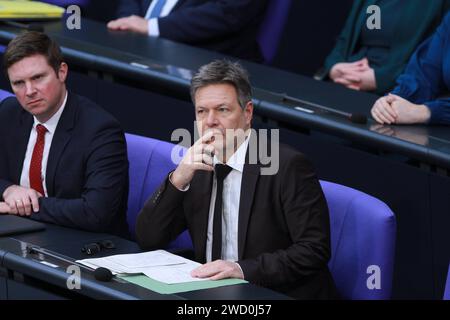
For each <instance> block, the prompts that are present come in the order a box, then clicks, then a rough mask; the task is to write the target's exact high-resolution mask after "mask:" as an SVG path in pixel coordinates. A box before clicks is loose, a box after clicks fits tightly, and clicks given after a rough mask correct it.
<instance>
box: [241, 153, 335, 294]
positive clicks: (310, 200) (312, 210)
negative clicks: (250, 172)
mask: <svg viewBox="0 0 450 320" xmlns="http://www.w3.org/2000/svg"><path fill="white" fill-rule="evenodd" d="M280 168H281V169H280V170H282V172H280V174H281V177H280V190H279V194H280V198H281V199H280V201H281V203H282V205H281V207H282V211H283V212H280V213H279V214H283V215H284V219H285V221H286V225H287V228H288V230H289V235H290V238H291V239H292V245H291V246H289V247H288V248H286V249H283V250H277V251H275V252H268V253H264V254H261V255H259V256H258V257H256V258H255V259H243V260H241V261H238V263H239V265H240V266H241V268H242V270H243V272H244V276H245V279H247V280H249V281H250V282H252V283H256V284H260V285H263V286H266V287H281V286H285V285H286V284H292V283H295V282H297V283H298V281H299V279H300V281H302V280H303V281H305V280H306V279H307V278H308V277H313V276H314V275H315V274H317V273H318V272H320V271H322V270H323V269H324V268H326V267H327V263H328V260H329V258H330V255H331V249H330V234H329V230H330V229H329V216H328V207H327V204H326V201H325V197H324V195H323V192H322V189H321V187H320V184H319V181H318V179H317V177H316V174H315V172H314V169H313V167H312V165H311V163H310V162H309V161H308V160H307V159H306V158H305V157H304V156H303V155H301V154H297V155H296V156H295V157H294V158H293V159H291V161H289V163H288V164H287V165H283V166H280Z"/></svg>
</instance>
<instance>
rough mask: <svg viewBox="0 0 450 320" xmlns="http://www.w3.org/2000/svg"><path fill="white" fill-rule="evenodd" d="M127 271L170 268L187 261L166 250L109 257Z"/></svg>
mask: <svg viewBox="0 0 450 320" xmlns="http://www.w3.org/2000/svg"><path fill="white" fill-rule="evenodd" d="M107 258H108V259H110V260H113V261H114V263H116V264H118V265H121V266H122V267H124V268H125V269H141V268H148V267H156V266H170V265H174V264H181V263H185V262H186V261H185V260H186V259H184V258H182V257H179V256H177V255H175V254H172V253H170V252H167V251H164V250H156V251H149V252H142V253H135V254H120V255H115V256H109V257H107Z"/></svg>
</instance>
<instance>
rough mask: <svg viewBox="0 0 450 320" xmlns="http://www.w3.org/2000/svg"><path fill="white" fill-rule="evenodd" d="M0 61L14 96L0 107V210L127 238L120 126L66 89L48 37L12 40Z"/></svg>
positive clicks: (26, 36)
mask: <svg viewBox="0 0 450 320" xmlns="http://www.w3.org/2000/svg"><path fill="white" fill-rule="evenodd" d="M3 66H4V68H5V70H6V73H7V76H8V78H9V81H10V83H11V87H12V90H13V92H14V93H15V95H16V97H11V98H7V99H5V100H3V102H2V104H1V105H0V150H1V152H0V213H6V214H14V215H21V216H29V217H30V218H32V219H35V220H39V221H43V222H50V223H55V224H59V225H62V226H66V227H74V228H80V229H84V230H88V231H98V232H109V233H114V234H117V235H122V236H125V235H127V224H126V217H125V213H126V204H127V194H128V159H127V152H126V143H125V136H124V133H123V131H122V129H121V127H120V125H119V123H118V122H117V121H116V120H115V119H114V118H113V117H112V116H111V115H109V114H108V113H107V112H105V111H104V110H103V109H102V108H100V107H99V106H97V105H95V104H94V103H93V102H91V101H89V100H87V99H86V98H83V97H81V96H78V95H76V94H74V93H72V92H68V91H67V89H66V85H65V80H66V78H67V74H68V67H67V64H66V63H65V62H64V61H63V57H62V55H61V51H60V48H59V47H58V45H57V44H56V43H55V42H54V41H53V40H52V39H50V38H49V37H48V36H47V35H45V34H43V33H40V32H34V31H30V32H25V33H22V34H20V35H19V36H17V37H16V38H15V39H13V40H12V41H11V42H10V43H9V45H8V47H7V48H6V51H5V53H4V56H3Z"/></svg>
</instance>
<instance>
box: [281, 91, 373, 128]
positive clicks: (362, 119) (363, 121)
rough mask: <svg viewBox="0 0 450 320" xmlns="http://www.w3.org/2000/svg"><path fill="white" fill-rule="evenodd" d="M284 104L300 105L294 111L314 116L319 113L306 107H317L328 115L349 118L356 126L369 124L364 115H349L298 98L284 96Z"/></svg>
mask: <svg viewBox="0 0 450 320" xmlns="http://www.w3.org/2000/svg"><path fill="white" fill-rule="evenodd" d="M283 102H290V103H293V102H294V103H300V105H301V106H295V107H294V109H295V110H299V111H302V112H306V113H310V114H314V113H317V112H316V111H314V110H311V109H308V108H305V106H307V107H315V108H317V109H318V111H319V110H320V111H326V112H328V113H334V114H338V115H341V116H343V117H345V118H347V119H348V120H349V121H350V122H352V123H356V124H366V123H367V117H366V116H365V115H364V114H362V113H348V112H344V111H340V110H336V109H332V108H328V107H325V106H322V105H319V104H316V103H312V102H306V101H303V100H300V99H297V98H293V97H290V96H288V95H284V96H283Z"/></svg>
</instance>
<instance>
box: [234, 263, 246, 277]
mask: <svg viewBox="0 0 450 320" xmlns="http://www.w3.org/2000/svg"><path fill="white" fill-rule="evenodd" d="M235 264H236V265H237V266H238V267H239V269H240V270H241V273H242V277H243V278H244V279H245V274H244V271H243V270H242V268H241V266H240V265H239V263H237V262H235Z"/></svg>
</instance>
